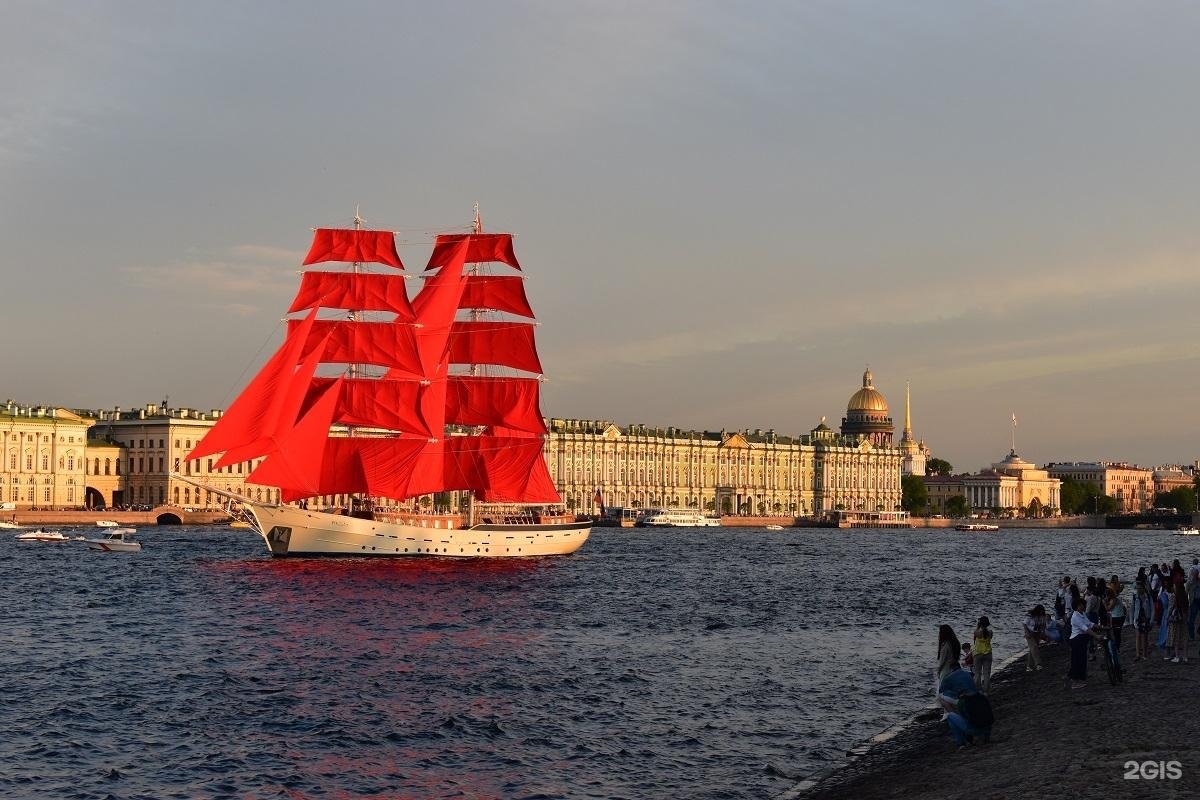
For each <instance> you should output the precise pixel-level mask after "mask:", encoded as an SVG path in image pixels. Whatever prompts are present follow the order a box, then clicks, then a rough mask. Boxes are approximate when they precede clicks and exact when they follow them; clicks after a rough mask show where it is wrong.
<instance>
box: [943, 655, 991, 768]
mask: <svg viewBox="0 0 1200 800" xmlns="http://www.w3.org/2000/svg"><path fill="white" fill-rule="evenodd" d="M938 700H939V701H940V702H941V705H942V708H943V709H944V710H945V711H946V722H947V724H948V725H949V726H950V738H951V739H953V740H954V743H955V744H956V745H958V746H959V748H963V747H966V746H967V745H969V744H972V743H974V740H975V739H981V740H982V741H985V742H986V741H988V739H990V738H991V735H992V723H993V721H994V718H993V715H992V704H991V701H990V700H988V697H987V695H986V694H983V693H982V692H980V691H979V690H978V688H976V686H975V681H974V679H973V678H972V677H971V673H969V672H967V671H966V670H965V669H962V668H959V669H956V670H953V671H952V672H950V673H949V674H948V675H947V676H946V677H945V678H943V679H942V681H941V683H940V684H939V685H938Z"/></svg>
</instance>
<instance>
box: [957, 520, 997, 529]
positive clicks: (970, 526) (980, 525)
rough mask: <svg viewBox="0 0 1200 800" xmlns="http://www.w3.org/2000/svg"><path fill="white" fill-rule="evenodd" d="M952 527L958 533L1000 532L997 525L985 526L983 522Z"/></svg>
mask: <svg viewBox="0 0 1200 800" xmlns="http://www.w3.org/2000/svg"><path fill="white" fill-rule="evenodd" d="M954 527H955V528H956V529H958V530H960V531H998V530H1000V526H999V525H989V524H986V523H983V522H972V523H969V524H966V525H955V526H954Z"/></svg>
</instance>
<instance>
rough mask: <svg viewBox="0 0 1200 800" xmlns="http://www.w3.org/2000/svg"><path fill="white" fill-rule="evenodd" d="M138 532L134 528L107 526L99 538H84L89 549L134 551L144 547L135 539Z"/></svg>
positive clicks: (117, 551) (112, 551)
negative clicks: (134, 536) (133, 537)
mask: <svg viewBox="0 0 1200 800" xmlns="http://www.w3.org/2000/svg"><path fill="white" fill-rule="evenodd" d="M135 533H137V530H136V529H134V528H106V529H105V530H104V535H103V536H101V537H100V538H99V539H88V538H84V539H83V540H82V541H83V542H84V543H85V544H87V546H88V549H89V550H103V551H104V552H106V553H133V552H137V551H139V550H141V549H142V546H141V544H139V543H138V542H135V541H133V539H132V536H133V535H134V534H135Z"/></svg>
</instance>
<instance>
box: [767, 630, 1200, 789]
mask: <svg viewBox="0 0 1200 800" xmlns="http://www.w3.org/2000/svg"><path fill="white" fill-rule="evenodd" d="M1125 634H1126V635H1125V637H1124V638H1125V641H1124V647H1123V648H1122V652H1121V657H1122V659H1123V663H1124V667H1125V680H1124V682H1123V683H1121V684H1119V685H1117V686H1112V685H1110V684H1109V682H1108V678H1107V676H1106V675H1105V673H1104V669H1103V667H1102V665H1101V663H1100V661H1099V660H1097V661H1093V662H1090V663H1089V665H1088V682H1087V684H1088V685H1087V687H1086V688H1083V689H1071V688H1069V687H1068V686H1067V683H1066V680H1065V676H1066V673H1067V657H1068V650H1067V648H1066V647H1064V646H1062V645H1047V646H1044V647H1043V649H1042V654H1043V662H1044V664H1045V668H1044V669H1043V670H1042V671H1040V672H1033V673H1031V672H1027V671H1026V670H1025V659H1024V657H1023V656H1022V657H1020V658H1016V659H1012V660H1011V664H1010V666H1008V668H1006V669H1003V670H999V671H997V672H996V673H994V674H993V676H992V694H991V699H992V705H993V709H994V711H995V715H996V724H995V726H994V728H993V731H992V741H991V743H990V744H986V745H975V746H972V747H968V748H965V749H962V750H959V749H958V748H956V747H955V746H954V744H953V743H952V742H951V741H950V735H949V733H948V732H947V729H946V725H945V723H943V722H941V721H940V716H941V715H940V713H939V712H937V711H935V710H933V709H929V710H927V711H925V712H922V713H921V714H918V715H917V716H916V717H914V718H913V719H911V720H909V721H908V722H907V723H905V724H903V725H901V726H898V727H897V729H892V730H891V731H890V732H888V731H885V732H884V733H883V734H880V735H879V736H876V737H874V738H873V740H872V741H871V742H868V743H866V745H865V749H863V748H856V750H854V751H851V753H850V755H851V756H852V757H853V756H854V755H855V753H856V751H858V752H859V753H860V755H858V757H856V758H853V760H851V761H850V762H849V763H848V764H847V765H846V766H844V767H843V768H841V769H838V770H836V771H834V772H832V773H831V774H829V775H827V776H823V777H820V778H819V779H817V780H816V781H812V780H809V781H802V782H801V783H799V784H797V785H796V786H795V787H793V788H792V789H790V790H788V791H786V792H784V793H782V794H780V795H777V796H776V800H852V799H853V800H875V799H877V798H878V799H882V798H897V797H902V798H930V799H931V800H932V799H933V798H939V799H940V798H970V800H981V799H984V798H986V800H1008V799H1009V798H1011V799H1012V800H1019V799H1020V800H1024V798H1040V797H1056V798H1057V797H1062V796H1063V795H1064V793H1068V794H1069V795H1072V796H1075V795H1078V794H1079V792H1080V790H1084V789H1086V790H1100V791H1101V793H1102V795H1101V796H1107V797H1153V798H1175V797H1179V798H1183V797H1196V796H1198V794H1200V793H1198V792H1197V791H1196V788H1195V787H1196V786H1197V785H1200V691H1198V689H1200V658H1198V657H1197V656H1196V646H1195V645H1194V644H1193V646H1192V648H1191V656H1192V658H1191V661H1189V662H1188V663H1186V664H1172V663H1170V662H1167V661H1164V660H1163V658H1162V655H1161V654H1159V651H1157V650H1152V653H1153V655H1152V656H1151V657H1150V658H1149V659H1147V660H1144V661H1140V662H1134V660H1133V649H1134V648H1133V629H1132V628H1126V631H1125ZM1097 659H1099V656H1097ZM1130 762H1134V764H1135V765H1136V766H1131V764H1130ZM1145 762H1153V763H1154V764H1155V765H1156V766H1155V767H1150V766H1147V767H1145V768H1144V769H1143V767H1142V765H1143V764H1144V763H1145ZM1158 762H1164V764H1165V762H1178V770H1179V771H1180V772H1181V777H1179V778H1175V779H1171V778H1162V777H1150V776H1151V775H1152V774H1154V773H1155V771H1156V769H1157V770H1158V771H1162V767H1161V766H1157V764H1158ZM1131 772H1136V773H1137V775H1138V777H1136V778H1132V777H1126V776H1127V775H1128V774H1130V773H1131Z"/></svg>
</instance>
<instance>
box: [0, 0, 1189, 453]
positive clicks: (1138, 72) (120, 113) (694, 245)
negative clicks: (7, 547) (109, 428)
mask: <svg viewBox="0 0 1200 800" xmlns="http://www.w3.org/2000/svg"><path fill="white" fill-rule="evenodd" d="M3 18H4V24H3V27H2V29H0V54H2V55H0V64H2V65H3V69H0V242H2V244H3V247H2V250H0V271H2V277H3V280H2V282H0V298H2V299H0V334H2V335H3V338H4V341H5V342H6V343H7V348H6V351H5V352H6V355H5V356H4V358H3V386H4V387H6V388H4V389H3V391H4V393H5V394H6V395H7V396H10V397H12V398H13V399H15V400H17V401H18V402H22V403H44V404H56V405H66V406H73V407H111V406H114V405H122V406H124V407H126V408H128V407H130V406H135V405H141V404H144V403H147V402H155V401H158V400H161V399H162V397H163V396H164V395H169V396H170V400H171V403H172V405H180V406H189V407H198V408H205V409H207V408H211V407H219V406H225V405H228V403H229V401H230V400H231V399H232V397H233V396H235V395H236V393H237V391H238V390H239V389H240V387H241V386H242V385H243V383H244V382H245V380H246V377H247V376H246V372H247V371H249V370H253V369H254V368H256V367H257V366H258V364H260V363H261V362H262V361H263V360H264V359H265V358H266V356H267V355H268V353H269V351H270V350H272V349H273V348H274V347H275V346H276V345H277V343H278V342H279V340H280V338H281V329H280V328H279V326H278V321H279V318H280V316H281V315H282V313H283V311H284V309H285V308H286V307H287V304H288V301H289V300H290V299H291V296H292V294H293V293H294V291H295V287H296V280H297V277H296V269H297V266H298V264H299V262H300V260H301V257H302V255H303V253H304V251H305V250H306V249H307V247H308V244H309V239H310V235H311V234H310V230H309V229H310V228H312V227H315V226H330V227H333V226H339V225H345V224H348V223H349V222H350V220H351V219H352V217H353V214H354V208H355V206H356V205H361V207H362V214H363V217H364V218H365V219H366V220H367V224H368V225H369V226H370V227H376V228H385V229H392V230H398V231H406V232H408V233H406V234H405V237H404V238H406V239H408V240H411V241H412V242H413V244H412V245H411V246H405V247H402V248H401V255H402V256H403V257H404V258H405V260H406V263H408V265H409V267H410V269H412V270H413V271H414V272H416V271H419V269H420V267H421V266H423V264H424V261H425V259H426V258H427V257H428V253H429V244H428V242H429V239H428V235H427V234H426V233H425V231H432V230H437V229H443V228H447V227H456V226H462V225H463V224H465V223H466V222H468V221H469V219H470V214H471V205H472V203H474V202H475V201H479V202H480V203H481V204H482V207H483V213H484V221H485V224H486V225H487V226H488V227H489V228H490V229H493V230H512V231H515V232H517V233H519V234H520V238H519V239H518V243H517V252H518V254H519V256H520V258H521V260H522V262H523V264H524V265H525V267H526V270H527V274H528V283H527V287H528V292H529V295H530V299H531V301H532V302H533V305H534V308H535V310H536V311H537V312H538V314H539V317H540V319H541V321H542V322H543V326H542V327H541V328H540V329H539V331H538V339H539V348H540V350H541V354H542V360H543V364H544V366H545V368H546V371H547V375H548V377H549V379H550V383H549V384H547V386H546V388H545V391H544V395H543V411H544V412H545V413H546V414H548V415H552V416H570V417H585V418H605V419H615V420H617V421H618V422H621V423H636V422H640V423H646V424H650V425H678V426H683V427H696V428H706V429H710V430H716V429H720V428H727V429H731V430H732V429H735V428H744V427H750V428H756V427H757V428H764V429H766V428H774V429H776V430H777V431H780V432H784V433H800V432H804V431H807V430H808V429H810V428H812V427H813V426H814V425H816V424H817V422H818V421H819V419H820V417H821V416H822V415H825V416H828V417H829V418H830V420H831V422H833V423H837V422H838V421H840V419H841V417H842V415H843V413H844V411H845V404H846V400H847V398H848V397H849V396H850V394H851V393H852V392H854V391H855V389H857V388H858V385H859V381H860V379H861V374H862V371H863V368H864V366H865V365H866V364H868V363H869V364H870V366H871V369H872V371H873V372H874V374H875V378H876V385H877V386H878V387H879V388H880V389H881V390H882V391H883V392H884V393H885V394H886V395H887V397H888V399H889V400H890V401H891V404H892V409H893V416H894V417H895V419H896V422H897V428H899V427H900V425H901V424H902V420H903V398H904V381H905V380H911V381H912V387H913V388H912V392H913V402H914V425H915V428H916V431H917V433H918V435H919V436H921V437H922V438H924V439H926V440H927V441H928V443H929V444H930V445H931V446H932V448H933V450H934V452H935V454H936V455H938V456H941V457H944V458H947V459H949V460H950V461H951V462H952V463H953V464H954V465H955V466H956V467H961V468H971V469H974V468H978V467H980V466H983V465H984V464H987V463H989V462H991V461H995V460H998V459H999V458H1001V457H1002V456H1003V455H1004V454H1005V453H1006V452H1007V449H1008V442H1009V434H1010V422H1009V420H1010V415H1011V414H1012V413H1014V412H1015V413H1016V414H1017V416H1018V418H1019V425H1020V427H1019V428H1018V430H1017V447H1018V450H1019V451H1020V452H1021V454H1022V455H1023V456H1024V457H1026V458H1028V459H1030V460H1034V461H1038V462H1042V461H1046V460H1093V459H1127V460H1131V461H1139V462H1141V463H1160V462H1167V461H1190V460H1192V459H1195V458H1197V457H1200V441H1198V439H1200V436H1198V431H1200V425H1198V423H1200V402H1198V401H1197V398H1198V397H1200V369H1198V366H1200V353H1198V352H1197V345H1196V342H1197V340H1198V337H1197V332H1198V329H1200V215H1198V213H1197V212H1198V211H1200V193H1198V192H1200V188H1198V187H1200V159H1198V158H1197V155H1196V154H1197V144H1196V143H1197V141H1200V104H1198V103H1197V102H1196V87H1197V85H1198V83H1200V81H1198V79H1200V74H1198V73H1200V48H1198V47H1197V42H1200V8H1198V7H1197V6H1196V5H1194V4H1190V3H1184V2H1179V3H1169V2H1163V3H1128V2H1097V1H1096V0H1087V2H1077V3H1070V2H1060V3H1043V2H1032V1H1030V2H1025V3H1012V2H1009V3H1000V2H994V3H992V2H973V3H963V2H961V1H960V0H952V1H949V2H911V3H896V2H859V3H855V2H844V1H842V0H839V1H838V2H832V1H831V2H803V3H799V2H788V3H778V4H768V3H759V4H746V3H725V2H712V3H702V2H689V3H670V2H660V3H617V2H597V3H579V2H550V1H547V2H540V3H539V2H528V3H527V2H519V3H518V2H495V3H483V2H479V3H453V2H451V3H428V2H423V3H411V4H400V3H383V2H381V3H345V2H343V3H319V4H317V3H297V2H287V3H267V2H253V3H195V2H190V3H182V2H178V3H170V2H146V3H133V2H120V3H104V4H102V3H83V2H72V3H45V2H36V3H34V2H19V1H18V2H14V0H6V2H4V10H3Z"/></svg>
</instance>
